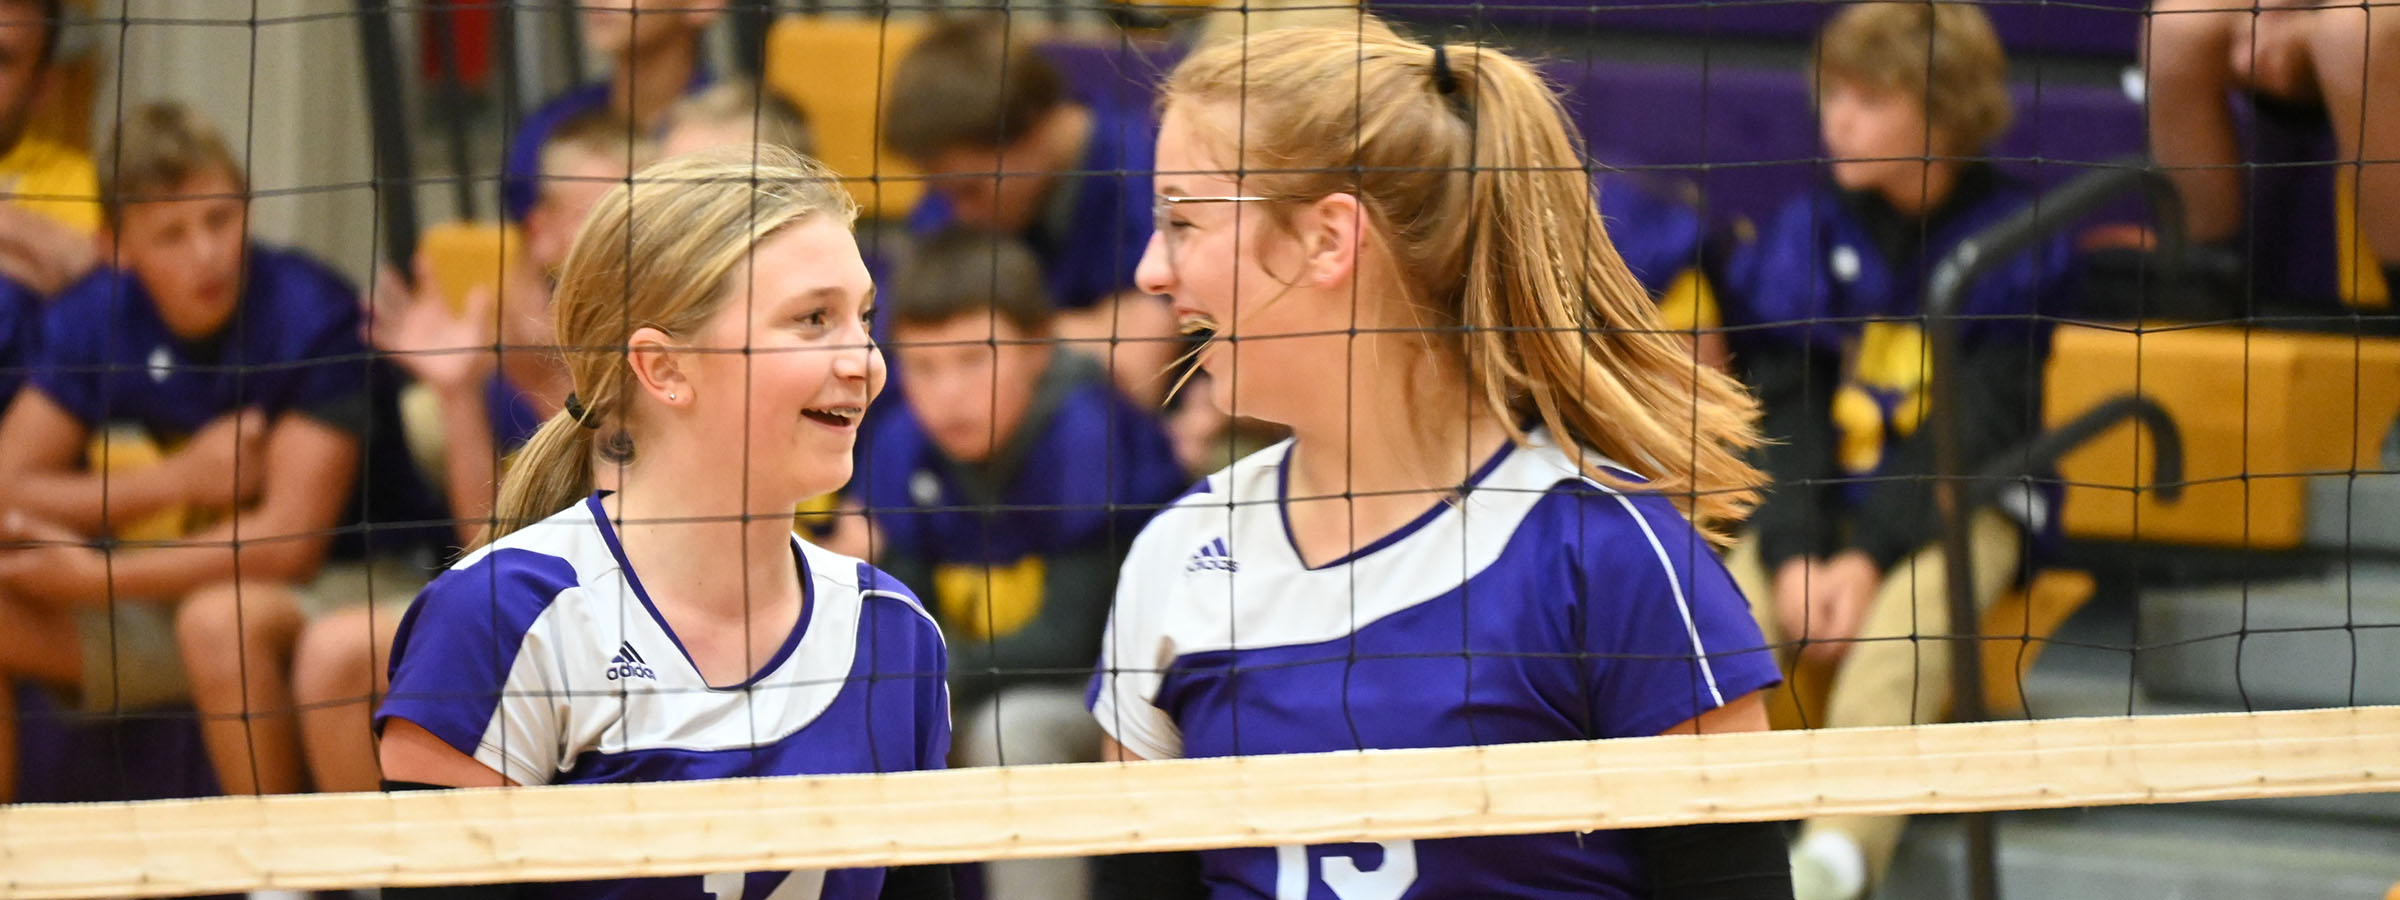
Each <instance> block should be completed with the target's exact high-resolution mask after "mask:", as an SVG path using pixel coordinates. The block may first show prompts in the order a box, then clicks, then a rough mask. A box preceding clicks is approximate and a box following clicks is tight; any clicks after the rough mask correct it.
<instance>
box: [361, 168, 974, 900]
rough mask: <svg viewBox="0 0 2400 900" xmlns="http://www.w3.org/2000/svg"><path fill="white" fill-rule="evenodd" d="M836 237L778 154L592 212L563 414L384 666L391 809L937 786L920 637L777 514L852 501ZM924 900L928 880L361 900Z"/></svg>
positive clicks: (865, 299) (872, 576)
mask: <svg viewBox="0 0 2400 900" xmlns="http://www.w3.org/2000/svg"><path fill="white" fill-rule="evenodd" d="M856 216H857V206H856V204H855V203H854V202H853V201H852V200H851V199H850V195H849V193H848V192H847V191H844V190H843V189H842V187H841V183H840V180H839V179H838V178H837V177H836V176H835V175H833V173H832V172H831V171H829V170H827V169H826V168H824V167H823V166H822V165H819V164H817V163H815V162H812V161H808V160H806V159H805V158H804V157H797V156H794V155H791V154H789V153H786V152H784V151H782V150H780V149H778V148H774V147H759V148H757V149H756V150H755V151H754V152H736V153H732V154H728V155H724V156H713V157H712V156H710V155H708V154H701V155H697V156H686V157H678V158H676V159H672V160H668V161H666V162H663V163H659V164H657V165H654V166H652V167H650V168H648V169H645V170H643V171H642V172H641V173H638V174H636V175H635V176H634V178H633V180H632V182H631V183H630V184H628V185H625V186H621V187H619V188H617V189H615V190H612V191H611V192H610V193H609V195H608V196H607V197H605V198H603V199H602V200H601V202H600V205H599V206H598V208H597V209H596V211H595V212H594V214H593V217H592V219H591V220H590V221H589V222H588V223H587V224H586V225H585V227H584V228H583V230H582V231H581V232H580V233H579V235H578V236H577V238H576V241H575V244H574V246H573V247H572V249H570V250H569V252H568V254H567V266H566V268H565V270H564V271H562V272H561V273H560V275H559V283H558V290H557V293H556V296H555V304H556V318H557V323H558V325H557V331H556V332H555V334H554V335H553V338H552V343H553V344H554V345H556V346H558V347H559V348H561V352H562V354H563V355H564V356H565V357H566V363H567V368H568V370H569V372H570V376H571V378H572V380H573V390H572V392H571V393H569V395H568V398H567V402H566V404H565V407H564V408H563V409H562V410H560V411H559V412H558V413H557V414H555V415H553V416H551V417H550V418H549V419H547V420H545V421H544V422H543V423H542V426H541V428H540V430H538V431H536V432H535V433H534V436H533V438H532V439H531V440H530V441H528V442H527V443H526V445H525V449H524V450H523V451H521V453H520V455H519V456H518V458H517V459H516V460H515V461H514V462H513V464H512V465H511V467H510V469H509V471H508V472H507V474H506V475H505V476H504V477H503V479H502V482H501V489H500V497H499V500H498V502H497V504H496V507H495V510H494V514H495V518H494V520H493V521H494V524H493V527H492V528H491V529H490V530H489V531H488V532H487V533H486V535H485V537H484V544H483V546H481V547H479V548H476V549H475V550H474V551H473V552H471V553H469V554H468V555H467V556H466V558H464V559H462V560H460V561H459V562H458V563H457V564H456V565H454V566H452V567H451V569H450V571H449V572H447V573H445V574H444V575H442V577H440V578H438V579H436V580H435V581H434V582H433V584H431V585H428V586H427V587H426V588H425V591H424V593H422V594H421V595H419V596H418V597H417V601H416V602H415V603H414V604H412V605H411V606H410V607H409V611H408V617H407V619H406V620H404V621H403V622H402V623H401V626H400V635H399V638H398V640H397V641H395V642H394V644H393V648H392V667H391V692H390V694H389V695H388V696H386V697H385V699H384V701H383V705H382V706H381V707H380V708H379V709H378V710H377V711H376V717H375V722H376V725H377V728H378V729H379V730H380V732H381V735H380V738H381V739H380V744H379V747H378V752H379V756H380V760H381V763H382V767H383V773H384V777H385V779H386V782H385V783H386V785H387V787H389V788H391V789H394V790H413V789H432V788H446V787H486V786H496V785H511V784H515V785H524V784H602V783H625V782H642V781H680V780H694V779H711V778H737V777H756V776H773V775H804V774H834V773H869V772H895V771H911V770H918V769H935V768H940V767H941V766H942V764H943V757H944V756H945V755H947V754H948V752H949V749H950V729H949V702H948V692H947V690H946V689H945V687H944V683H943V675H944V670H945V662H944V660H945V651H944V649H943V645H942V638H941V633H940V630H939V628H938V627H937V626H935V624H934V623H933V621H932V619H931V618H930V617H929V616H928V615H927V614H926V613H925V611H924V609H923V608H921V607H919V606H918V605H917V601H916V598H915V596H914V595H912V594H910V593H909V592H908V589H907V588H905V587H903V586H901V585H900V583H899V582H897V581H895V580H893V579H892V578H891V576H889V575H886V574H884V573H883V572H881V571H878V570H877V569H875V568H874V567H873V566H870V565H867V564H866V563H864V562H861V561H859V560H857V559H853V558H850V557H846V556H842V555H840V554H836V553H833V552H831V551H827V550H824V549H822V548H819V547H817V546H815V545H812V544H810V543H808V542H807V541H805V540H802V539H801V538H800V537H799V536H798V535H795V534H793V533H792V531H791V525H792V518H791V516H792V512H791V511H792V508H793V506H794V505H795V504H797V503H799V502H800V501H801V500H803V499H805V498H808V497H813V496H817V495H820V494H824V493H826V492H829V491H832V490H834V489H835V488H838V487H840V486H841V485H842V484H843V483H844V482H846V481H848V480H849V478H850V469H851V455H852V453H853V451H854V450H855V448H856V436H857V431H858V425H859V422H860V420H861V418H862V416H863V415H864V414H865V412H866V407H867V404H868V403H869V402H871V401H872V400H873V399H874V397H875V395H876V394H877V392H879V391H880V390H881V388H882V385H883V375H884V373H883V359H882V356H881V354H880V353H879V352H878V351H877V350H876V349H875V346H874V344H873V342H872V341H870V340H869V339H868V337H867V323H868V320H869V318H870V316H872V314H873V310H872V302H873V296H874V284H873V282H871V281H870V280H869V279H868V277H867V269H866V264H865V262H864V261H862V260H861V259H860V257H859V252H858V243H857V241H856V240H855V239H854V238H853V237H852V235H851V232H850V227H851V224H852V221H853V220H854V219H855V217H856ZM603 471H606V472H607V473H608V478H609V480H608V482H607V483H609V484H611V485H613V488H614V489H613V490H612V489H599V488H598V485H599V484H600V483H601V482H600V480H599V478H600V476H601V475H602V473H603ZM949 895H950V889H949V883H948V880H947V870H946V869H943V868H941V867H924V868H918V869H893V870H885V869H843V870H836V871H830V872H722V873H716V874H712V875H708V876H689V877H681V878H634V879H616V880H609V881H599V882H586V883H578V884H532V885H515V886H499V887H480V888H445V889H431V890H428V889H418V890H387V891H386V892H385V896H387V897H392V898H395V900H397V898H413V897H528V898H533V897H576V898H592V897H599V898H676V900H685V898H691V900H697V898H714V900H737V898H738V900H877V898H884V900H901V898H907V900H944V898H947V897H948V896H949Z"/></svg>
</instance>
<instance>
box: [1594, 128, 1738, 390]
mask: <svg viewBox="0 0 2400 900" xmlns="http://www.w3.org/2000/svg"><path fill="white" fill-rule="evenodd" d="M1668 187H1669V185H1666V184H1659V183H1655V182H1652V181H1650V180H1648V179H1645V178H1644V177H1642V176H1641V175H1639V174H1635V173H1620V172H1611V173H1608V174H1605V175H1602V176H1600V177H1599V187H1598V189H1597V190H1595V191H1594V192H1593V193H1594V195H1596V196H1597V197H1598V198H1599V203H1600V215H1601V216H1602V217H1603V218H1605V219H1606V220H1607V222H1608V240H1609V243H1611V244H1614V245H1616V248H1617V255H1618V256H1620V257H1623V258H1624V260H1625V267H1626V268H1628V269H1631V270H1632V271H1633V277H1635V278H1637V279H1640V280H1641V282H1642V289H1643V290H1645V291H1649V292H1650V296H1651V297H1652V298H1655V299H1656V300H1658V311H1659V318H1660V320H1661V324H1662V325H1664V326H1665V327H1666V328H1668V329H1670V330H1673V331H1677V332H1682V333H1685V334H1687V335H1689V338H1688V340H1690V341H1691V343H1692V352H1693V353H1694V354H1695V355H1697V356H1698V357H1699V358H1700V360H1701V362H1703V363H1706V364H1708V365H1711V366H1716V367H1718V368H1724V367H1725V366H1726V364H1727V363H1728V361H1729V360H1728V351H1727V350H1726V345H1725V333H1724V332H1723V331H1722V330H1720V329H1721V328H1722V327H1723V326H1724V324H1725V322H1724V314H1723V312H1722V311H1721V310H1720V309H1719V308H1718V304H1717V292H1716V286H1715V285H1714V284H1713V283H1711V282H1710V280H1709V275H1708V272H1707V270H1706V268H1705V267H1704V266H1703V265H1702V255H1703V254H1702V249H1703V247H1704V246H1705V245H1706V244H1707V241H1708V229H1707V228H1706V226H1704V225H1703V224H1702V223H1701V221H1700V213H1699V211H1698V210H1696V209H1694V208H1692V204H1691V203H1689V202H1687V201H1686V200H1684V199H1683V198H1680V197H1677V196H1674V195H1673V194H1672V193H1670V192H1669V191H1668V190H1667V188H1668Z"/></svg>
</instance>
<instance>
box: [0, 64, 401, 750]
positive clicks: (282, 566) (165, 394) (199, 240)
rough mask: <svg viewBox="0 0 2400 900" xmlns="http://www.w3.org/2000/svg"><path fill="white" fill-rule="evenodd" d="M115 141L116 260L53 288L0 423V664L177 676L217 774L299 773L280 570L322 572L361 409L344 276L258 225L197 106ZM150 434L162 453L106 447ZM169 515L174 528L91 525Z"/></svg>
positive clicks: (140, 125)
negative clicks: (0, 518)
mask: <svg viewBox="0 0 2400 900" xmlns="http://www.w3.org/2000/svg"><path fill="white" fill-rule="evenodd" d="M115 143H116V147H115V149H114V150H113V151H112V156H111V157H110V158H111V159H112V160H114V162H115V165H114V166H113V167H112V170H111V177H110V178H109V179H107V180H106V181H105V182H104V183H103V185H102V191H101V196H102V197H103V198H105V201H106V210H105V213H106V222H105V227H106V234H107V236H108V238H109V239H110V240H111V241H113V243H114V245H115V248H116V254H117V258H118V259H119V260H121V261H122V263H123V264H124V266H125V269H124V270H123V271H118V270H113V269H104V270H101V271H99V272H97V273H95V274H93V275H92V276H90V277H89V278H87V279H85V280H83V281H82V282H80V283H78V284H76V285H75V286H73V287H70V288H69V289H67V291H66V292H65V293H63V294H62V295H61V296H60V297H59V298H58V299H57V300H56V301H55V303H53V305H52V306H51V308H50V309H49V311H48V313H47V314H46V316H45V318H44V322H43V338H42V345H41V348H40V350H39V352H38V355H37V356H36V359H35V365H34V369H33V372H32V375H31V377H30V379H29V381H28V384H27V387H26V388H25V389H24V390H22V391H20V392H19V393H18V395H17V397H16V398H15V400H14V402H13V403H12V404H11V405H10V407H9V409H8V413H7V415H6V418H5V419H4V420H0V482H5V483H7V484H8V485H9V490H8V498H7V506H8V510H7V512H6V515H5V520H4V522H0V532H4V533H0V540H5V541H10V542H18V541H33V542H39V543H37V544H34V545H32V546H29V547H26V548H23V549H11V550H5V551H0V619H5V624H0V636H4V637H0V672H4V673H6V675H7V677H11V678H30V679H35V680H38V681H40V682H42V683H44V684H47V685H50V686H53V687H55V688H56V689H58V690H60V691H63V692H65V693H66V694H68V695H69V696H70V697H79V698H80V702H81V703H82V704H83V705H84V706H86V707H88V708H95V709H106V708H111V707H121V708H141V707H145V706H151V705H156V704H159V703H167V702H175V701H179V700H181V699H182V698H183V697H185V696H186V695H187V694H188V696H189V697H190V698H191V700H192V702H193V703H194V705H195V706H197V707H198V708H199V711H200V712H201V714H202V716H203V724H202V728H201V730H202V735H203V737H204V739H205V741H206V744H207V747H208V751H209V756H210V759H211V761H212V762H213V763H214V764H215V767H216V770H217V774H218V777H219V779H220V781H221V783H222V784H223V785H224V787H225V789H226V790H227V791H228V792H230V793H252V792H265V793H275V792H288V791H294V790H298V789H299V788H300V787H301V777H302V776H301V770H300V758H299V746H298V738H297V736H296V735H295V734H294V731H293V725H292V718H291V714H292V705H291V698H290V695H289V689H288V679H289V661H290V658H291V651H292V641H293V639H294V638H295V637H296V636H297V634H298V631H299V628H300V624H301V612H300V610H299V609H298V608H297V606H296V605H295V603H294V602H293V600H292V597H291V594H290V593H289V592H287V591H284V590H279V589H278V588H279V587H284V586H292V585H303V584H308V583H309V582H310V581H312V580H313V579H315V578H316V577H317V573H318V568H319V565H320V564H321V563H322V561H323V560H324V558H325V555H326V551H327V547H328V544H329V542H330V541H331V539H332V538H331V535H332V533H333V530H334V527H335V526H336V525H338V524H340V522H341V518H342V515H343V508H344V504H345V502H346V501H347V500H348V499H349V497H350V496H351V488H352V483H353V477H354V475H355V473H356V469H357V466H358V460H359V457H360V449H361V445H362V441H363V437H362V436H363V435H365V434H366V433H367V431H368V430H369V427H370V426H369V421H368V420H369V417H370V405H371V404H370V402H369V397H368V389H367V388H368V386H367V382H366V378H365V377H364V372H365V368H366V366H365V362H364V359H365V353H364V348H363V347H361V346H360V345H359V343H358V301H357V297H356V295H355V293H354V292H353V291H352V290H351V289H350V288H349V287H348V286H347V285H345V284H343V283H342V281H341V279H340V278H339V277H337V276H335V275H334V274H333V273H332V272H331V271H329V270H327V269H326V268H325V267H323V266H321V265H319V264H318V263H316V262H314V261H312V260H309V259H307V258H305V257H302V256H300V255H298V254H295V253H292V252H289V251H284V250H278V249H274V248H270V247H266V246H262V245H257V244H252V243H249V242H247V240H246V238H245V232H244V227H245V218H246V212H247V200H246V191H247V190H248V185H247V180H246V176H245V174H244V173H243V171H242V170H241V168H240V166H238V165H237V164H235V162H234V161H233V157H232V155H231V154H230V153H229V152H228V151H227V149H226V146H225V143H224V141H223V139H222V138H221V137H219V135H218V133H217V131H216V130H215V129H214V128H212V127H210V126H208V125H207V124H206V123H203V122H202V121H200V120H199V119H197V118H196V117H195V116H193V115H192V114H191V113H189V112H187V111H186V110H184V109H183V108H181V107H179V106H175V105H172V104H154V105H150V106H144V107H140V108H137V109H133V110H129V111H128V112H127V113H126V115H125V118H124V121H123V124H121V125H120V126H119V128H118V132H117V136H116V139H115ZM95 438H98V439H99V440H98V444H97V446H91V445H92V443H93V441H94V439H95ZM142 445H148V446H149V447H150V448H151V452H152V453H153V454H154V455H155V458H154V461H153V462H151V464H149V465H144V466H132V467H128V466H123V465H119V464H121V463H123V462H125V458H124V457H125V456H126V455H129V454H130V453H131V452H132V451H134V450H135V449H136V448H137V447H139V446H142ZM87 447H89V449H87ZM159 514H167V515H170V516H175V517H177V518H180V519H182V520H183V521H182V522H180V523H176V524H178V525H180V526H181V527H177V528H174V529H173V532H174V533H173V534H171V535H169V536H172V537H178V538H180V539H181V540H180V541H178V542H177V543H175V544H173V545H171V546H154V545H145V544H143V543H128V544H122V545H118V546H116V547H114V548H106V549H104V548H103V547H104V546H105V545H102V546H95V544H93V543H91V539H93V538H96V537H100V536H103V535H107V534H111V533H117V534H120V535H121V534H123V533H124V531H125V530H126V529H127V527H128V525H129V524H130V523H135V522H138V521H140V520H143V519H144V518H147V517H152V516H155V515H159ZM237 534H238V535H239V536H240V538H241V540H240V542H239V543H238V544H237V543H236V542H235V540H234V538H235V536H236V535H237ZM12 724H13V723H10V722H8V721H7V720H6V718H5V717H0V728H7V727H10V726H11V725H12ZM8 743H9V740H8V738H6V737H0V745H6V744H8ZM10 775H11V776H12V777H13V773H10ZM9 780H10V779H9V778H8V777H0V784H7V783H8V782H9Z"/></svg>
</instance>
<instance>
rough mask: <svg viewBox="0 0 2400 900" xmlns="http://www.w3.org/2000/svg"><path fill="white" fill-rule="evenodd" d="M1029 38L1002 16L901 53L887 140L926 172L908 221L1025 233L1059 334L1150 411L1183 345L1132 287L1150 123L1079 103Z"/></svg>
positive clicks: (943, 31)
mask: <svg viewBox="0 0 2400 900" xmlns="http://www.w3.org/2000/svg"><path fill="white" fill-rule="evenodd" d="M1036 44H1037V42H1036V41H1035V40H1034V39H1033V35H1032V34H1031V33H1030V32H1029V31H1028V30H1027V29H1024V28H1021V27H1012V26H1011V25H1010V24H1009V22H1008V20H1006V19H1003V18H996V17H970V18H960V19H954V20H950V21H947V22H943V23H941V24H939V25H937V26H935V27H934V28H933V30H932V31H931V32H930V33H928V34H927V35H926V36H925V37H924V39H923V40H921V41H920V42H918V44H917V45H916V46H915V47H913V48H911V49H910V50H909V52H908V54H907V55H906V56H904V57H902V58H901V60H900V64H899V67H898V69H897V70H896V71H895V72H894V73H893V76H892V89H891V95H890V97H889V98H888V99H887V100H886V102H885V109H886V113H885V116H884V123H883V140H884V143H885V144H886V145H888V146H890V148H891V149H892V151H893V152H895V153H897V154H899V155H900V156H901V157H903V158H905V159H907V160H908V161H909V162H910V164H912V165H915V166H917V167H918V168H920V169H922V170H924V172H925V173H926V176H927V178H928V181H927V184H926V187H927V192H926V194H925V199H924V201H923V202H922V203H921V204H920V205H919V206H918V207H917V209H916V211H915V212H914V213H912V214H911V215H910V217H909V227H910V229H911V230H912V231H914V232H916V233H917V234H919V235H931V234H934V233H937V232H940V231H942V230H945V229H947V228H950V227H952V226H966V227H969V228H975V229H980V230H984V231H989V232H993V233H996V234H1005V235H1010V236H1014V237H1018V238H1021V239H1023V240H1024V242H1025V244H1026V246H1028V247H1030V248H1031V249H1032V251H1033V254H1034V257H1035V258H1036V259H1037V260H1039V261H1040V263H1041V266H1042V270H1043V277H1044V279H1045V280H1046V281H1047V283H1048V285H1049V294H1050V296H1051V298H1052V299H1053V300H1054V301H1055V302H1056V303H1057V304H1058V308H1059V310H1060V314H1059V316H1058V317H1057V325H1056V328H1057V333H1058V337H1059V338H1060V339H1062V340H1067V341H1075V342H1081V343H1082V345H1083V346H1084V348H1085V349H1086V350H1087V351H1089V352H1092V353H1093V354H1095V355H1100V356H1102V358H1103V359H1104V360H1106V361H1107V362H1108V364H1109V367H1110V373H1111V375H1112V376H1113V377H1114V378H1115V379H1116V381H1117V383H1118V384H1119V385H1120V386H1122V387H1123V388H1124V389H1125V392H1126V393H1127V394H1128V395H1129V396H1131V397H1133V398H1134V399H1135V400H1137V401H1140V402H1142V403H1144V404H1146V405H1153V406H1155V405H1156V404H1157V403H1158V402H1159V401H1160V400H1161V398H1162V397H1163V396H1164V394H1165V389H1166V386H1167V382H1168V379H1167V378H1166V377H1165V372H1166V369H1167V367H1168V365H1169V363H1170V362H1172V361H1173V360H1174V358H1175V356H1176V353H1177V348H1178V347H1179V343H1180V342H1179V341H1178V340H1177V338H1176V334H1175V322H1174V316H1173V315H1172V313H1171V312H1170V310H1169V309H1168V307H1167V304H1166V303H1165V302H1163V301H1161V300H1160V299H1159V298H1156V297H1152V296H1149V295H1146V294H1143V293H1142V292H1141V291H1139V290H1138V289H1136V288H1135V287H1134V285H1133V269H1134V266H1135V265H1136V264H1137V263H1139V262H1140V261H1141V257H1142V248H1143V247H1144V246H1145V245H1146V244H1147V243H1148V242H1149V240H1150V231H1151V196H1150V174H1149V173H1150V170H1151V169H1153V168H1155V166H1154V164H1153V163H1152V159H1151V158H1152V156H1153V155H1154V153H1155V152H1156V148H1155V147H1154V146H1153V143H1154V142H1155V141H1156V139H1157V134H1158V123H1157V122H1156V121H1155V120H1154V117H1153V116H1152V115H1151V113H1150V112H1149V111H1147V110H1140V109H1118V108H1115V107H1113V106H1110V105H1108V104H1105V103H1098V102H1087V101H1085V100H1081V99H1078V98H1077V97H1076V96H1075V95H1074V94H1073V93H1072V87H1071V86H1070V85H1068V84H1067V83H1066V81H1065V79H1064V78H1062V77H1061V76H1060V74H1059V72H1058V70H1057V69H1056V68H1055V67H1053V66H1052V65H1051V64H1050V62H1049V61H1048V60H1047V59H1045V58H1044V57H1043V56H1042V53H1041V50H1040V48H1039V47H1038V46H1037V45H1036ZM1104 350H1105V351H1106V352H1105V353H1103V351H1104ZM896 371H897V372H898V375H899V378H900V379H901V380H902V381H905V380H906V379H907V378H908V373H907V370H906V368H905V367H904V366H903V367H897V368H896Z"/></svg>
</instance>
